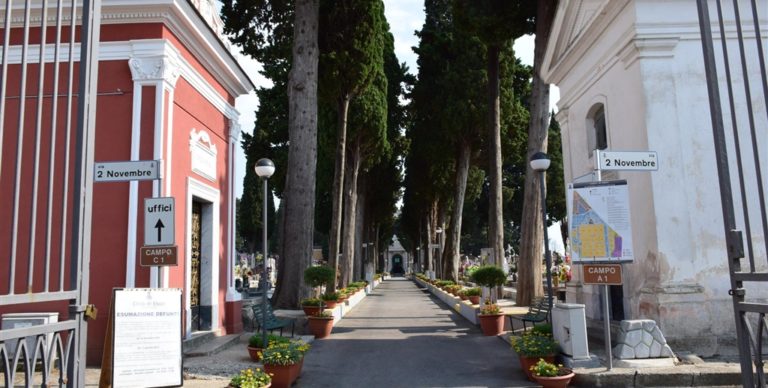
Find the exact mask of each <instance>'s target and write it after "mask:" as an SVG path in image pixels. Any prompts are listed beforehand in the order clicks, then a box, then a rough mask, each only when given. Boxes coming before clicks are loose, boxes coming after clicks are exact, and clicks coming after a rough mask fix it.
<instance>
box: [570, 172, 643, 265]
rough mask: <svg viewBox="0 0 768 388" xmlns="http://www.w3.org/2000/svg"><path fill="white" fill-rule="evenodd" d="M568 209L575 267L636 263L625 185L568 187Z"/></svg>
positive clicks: (618, 182) (591, 184)
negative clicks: (596, 264) (593, 264)
mask: <svg viewBox="0 0 768 388" xmlns="http://www.w3.org/2000/svg"><path fill="white" fill-rule="evenodd" d="M568 205H569V211H568V220H569V222H570V225H569V228H570V233H569V237H570V240H571V243H570V248H571V260H572V261H573V263H574V264H583V263H622V262H631V261H633V260H634V252H633V251H632V223H631V220H630V210H629V190H628V187H627V182H626V181H624V180H620V181H606V182H594V183H578V184H572V185H569V187H568Z"/></svg>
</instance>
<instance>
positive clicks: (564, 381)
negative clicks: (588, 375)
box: [533, 372, 575, 388]
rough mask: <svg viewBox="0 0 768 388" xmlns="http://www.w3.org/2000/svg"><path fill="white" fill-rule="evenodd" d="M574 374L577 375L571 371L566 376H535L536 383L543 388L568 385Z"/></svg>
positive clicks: (558, 387)
mask: <svg viewBox="0 0 768 388" xmlns="http://www.w3.org/2000/svg"><path fill="white" fill-rule="evenodd" d="M573 376H575V374H574V373H573V372H571V373H569V374H567V375H564V376H555V377H543V376H536V375H534V376H533V378H534V379H536V383H538V384H539V385H541V386H542V387H543V388H565V387H567V386H568V383H570V382H571V379H572V378H573Z"/></svg>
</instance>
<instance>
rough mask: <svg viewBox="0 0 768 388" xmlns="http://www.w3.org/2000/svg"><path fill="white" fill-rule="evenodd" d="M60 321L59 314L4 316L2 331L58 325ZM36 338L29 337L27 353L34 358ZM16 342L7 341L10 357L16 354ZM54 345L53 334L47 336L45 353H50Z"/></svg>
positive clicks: (16, 314)
mask: <svg viewBox="0 0 768 388" xmlns="http://www.w3.org/2000/svg"><path fill="white" fill-rule="evenodd" d="M58 321H59V313H10V314H3V318H2V329H3V330H7V329H21V328H24V327H31V326H38V325H45V324H49V323H56V322H58ZM35 342H36V341H35V337H27V352H28V357H32V356H33V355H34V354H35ZM16 343H17V342H16V340H10V341H7V342H6V344H7V346H6V349H8V353H9V356H10V357H13V356H14V355H15V354H16ZM52 343H53V333H49V334H46V335H45V351H46V352H48V351H49V350H50V349H51V344H52Z"/></svg>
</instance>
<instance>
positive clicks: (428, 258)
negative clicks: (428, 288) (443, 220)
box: [424, 211, 433, 272]
mask: <svg viewBox="0 0 768 388" xmlns="http://www.w3.org/2000/svg"><path fill="white" fill-rule="evenodd" d="M425 218H426V220H425V222H424V234H425V235H426V237H427V246H426V249H425V251H426V252H425V253H426V255H424V270H425V271H427V272H429V271H432V270H433V268H432V253H433V252H432V212H431V211H427V216H426V217H425Z"/></svg>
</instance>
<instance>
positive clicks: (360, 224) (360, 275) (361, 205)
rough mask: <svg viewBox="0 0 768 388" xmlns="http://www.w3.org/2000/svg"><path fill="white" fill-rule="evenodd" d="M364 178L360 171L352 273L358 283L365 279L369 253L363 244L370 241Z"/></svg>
mask: <svg viewBox="0 0 768 388" xmlns="http://www.w3.org/2000/svg"><path fill="white" fill-rule="evenodd" d="M358 164H359V163H358ZM362 181H363V176H362V175H360V171H358V178H357V189H356V190H355V192H356V193H357V200H356V201H355V202H356V203H357V206H356V207H357V208H356V209H355V215H354V217H355V231H354V234H355V245H354V246H355V256H354V257H355V262H354V266H353V268H354V270H353V271H352V280H354V281H357V280H360V279H365V275H364V272H365V270H364V268H365V265H364V264H365V261H366V258H365V256H364V255H365V254H366V253H367V252H368V249H370V248H368V247H365V248H363V244H365V243H366V242H367V241H368V239H367V238H368V237H367V236H366V235H365V232H364V231H365V185H363V184H362V183H363V182H362Z"/></svg>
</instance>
